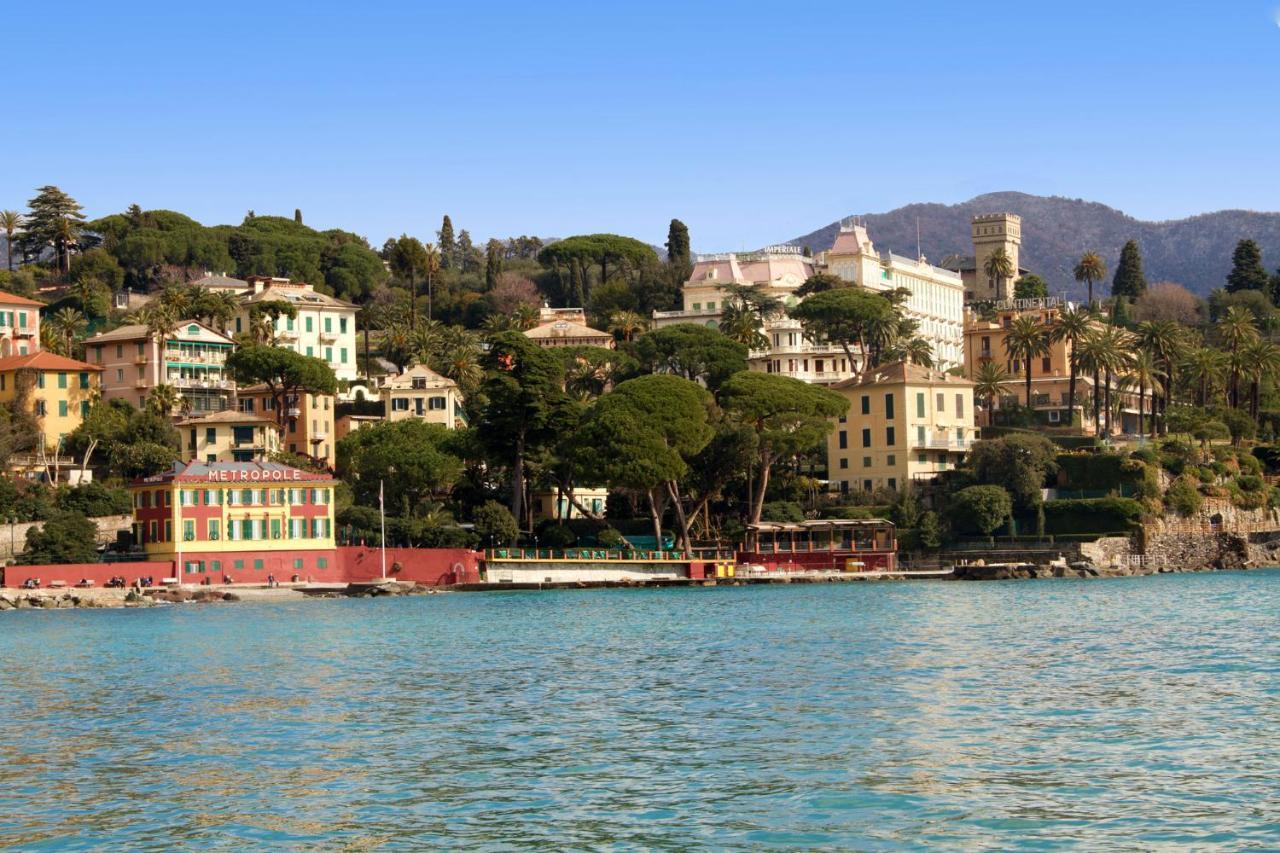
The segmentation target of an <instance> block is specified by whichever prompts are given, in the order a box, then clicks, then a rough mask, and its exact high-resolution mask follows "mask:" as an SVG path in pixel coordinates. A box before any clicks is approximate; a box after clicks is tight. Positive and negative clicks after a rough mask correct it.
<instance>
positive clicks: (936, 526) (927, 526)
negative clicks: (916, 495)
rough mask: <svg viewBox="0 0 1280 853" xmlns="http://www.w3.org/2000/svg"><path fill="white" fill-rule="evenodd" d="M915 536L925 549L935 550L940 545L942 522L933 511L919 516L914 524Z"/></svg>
mask: <svg viewBox="0 0 1280 853" xmlns="http://www.w3.org/2000/svg"><path fill="white" fill-rule="evenodd" d="M916 536H917V537H918V538H919V540H920V545H921V546H923V547H925V548H937V547H938V546H939V545H941V544H942V522H941V521H940V520H939V519H938V514H937V513H936V512H934V511H933V510H928V511H927V512H925V513H923V514H921V516H920V520H919V521H918V522H917V524H916Z"/></svg>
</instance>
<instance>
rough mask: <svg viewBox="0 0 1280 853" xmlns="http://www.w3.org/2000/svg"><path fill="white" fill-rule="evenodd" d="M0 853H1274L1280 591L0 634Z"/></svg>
mask: <svg viewBox="0 0 1280 853" xmlns="http://www.w3.org/2000/svg"><path fill="white" fill-rule="evenodd" d="M0 641H2V648H3V653H4V657H5V663H4V665H3V669H0V672H2V673H3V675H0V719H3V720H4V724H3V731H2V732H0V735H2V737H0V845H14V846H19V847H25V848H33V849H137V848H151V849H173V848H187V849H201V850H207V849H224V850H242V849H298V850H304V849H314V848H317V847H319V848H337V847H352V848H359V849H409V848H441V847H452V848H457V847H472V848H474V847H484V848H492V847H502V848H512V847H526V846H548V847H576V848H598V847H606V846H608V847H614V848H624V849H625V848H654V847H657V848H667V849H687V848H698V847H701V848H717V849H723V848H753V849H754V848H761V847H770V846H772V847H781V848H813V847H828V848H856V849H872V850H875V849H901V848H914V847H919V846H921V845H926V844H929V845H935V846H938V847H942V848H967V849H979V848H988V849H990V848H995V849H1011V848H1056V847H1085V848H1091V849H1108V850H1111V849H1123V848H1140V849H1150V848H1157V847H1166V846H1187V847H1195V848H1206V847H1227V848H1241V847H1277V846H1280V798H1278V796H1280V572H1278V571H1276V570H1263V571H1256V572H1248V573H1218V574H1197V575H1168V576H1159V577H1149V578H1126V579H1115V580H1088V581H1085V580H1056V581H1029V582H1028V581H1023V582H1016V581H1015V582H1000V583H946V582H906V583H865V584H839V585H820V586H807V585H806V586H781V587H732V588H726V587H719V588H698V589H664V590H587V591H561V592H495V593H488V594H454V595H440V596H431V597H410V598H394V599H361V600H330V601H304V602H294V603H284V604H280V603H271V604H268V603H261V604H251V603H242V604H234V605H198V606H197V605H184V606H174V607H168V608H163V609H160V608H156V609H149V610H114V611H111V610H59V611H19V612H10V613H5V614H0Z"/></svg>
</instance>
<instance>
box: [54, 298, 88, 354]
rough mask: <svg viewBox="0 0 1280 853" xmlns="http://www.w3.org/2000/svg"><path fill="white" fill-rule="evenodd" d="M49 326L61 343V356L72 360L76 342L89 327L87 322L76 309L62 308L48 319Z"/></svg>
mask: <svg viewBox="0 0 1280 853" xmlns="http://www.w3.org/2000/svg"><path fill="white" fill-rule="evenodd" d="M49 325H50V326H51V327H52V329H51V331H52V332H53V333H54V334H56V335H57V336H58V338H59V339H60V341H61V349H62V353H63V355H66V356H69V357H73V358H74V357H75V348H76V342H77V341H79V340H80V336H81V335H83V334H84V331H85V329H87V328H88V327H89V321H88V320H86V319H85V318H84V315H83V314H81V313H80V312H79V311H77V310H76V309H74V308H63V309H60V310H59V311H58V313H56V314H54V315H53V316H52V317H50V318H49Z"/></svg>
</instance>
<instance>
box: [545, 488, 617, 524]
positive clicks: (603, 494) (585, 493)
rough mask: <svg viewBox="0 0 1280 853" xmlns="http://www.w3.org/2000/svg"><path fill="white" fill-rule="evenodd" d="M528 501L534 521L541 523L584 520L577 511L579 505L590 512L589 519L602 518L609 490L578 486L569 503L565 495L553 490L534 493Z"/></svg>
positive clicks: (581, 514) (582, 515) (584, 516)
mask: <svg viewBox="0 0 1280 853" xmlns="http://www.w3.org/2000/svg"><path fill="white" fill-rule="evenodd" d="M529 500H530V510H531V511H532V512H533V520H534V521H542V520H543V519H551V520H553V521H568V520H570V519H575V518H586V517H587V516H586V515H584V514H583V512H582V510H580V509H578V506H579V505H581V506H582V507H583V508H585V509H588V510H590V511H591V517H593V518H602V517H603V516H604V512H605V506H606V504H607V503H608V501H609V490H608V489H606V488H604V487H598V486H579V487H578V488H576V489H574V490H573V500H572V501H571V500H569V496H568V495H567V494H563V493H561V492H559V491H557V490H555V489H548V490H546V491H542V492H534V493H533V494H532V495H530V499H529Z"/></svg>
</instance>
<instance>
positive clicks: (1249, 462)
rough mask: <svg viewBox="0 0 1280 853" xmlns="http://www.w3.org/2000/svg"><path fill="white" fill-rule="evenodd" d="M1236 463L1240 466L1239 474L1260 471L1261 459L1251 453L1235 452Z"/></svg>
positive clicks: (1258, 472)
mask: <svg viewBox="0 0 1280 853" xmlns="http://www.w3.org/2000/svg"><path fill="white" fill-rule="evenodd" d="M1236 464H1237V465H1239V466H1240V473H1241V474H1261V473H1262V460H1261V459H1259V458H1258V457H1256V456H1254V455H1253V454H1252V453H1237V454H1236Z"/></svg>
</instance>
